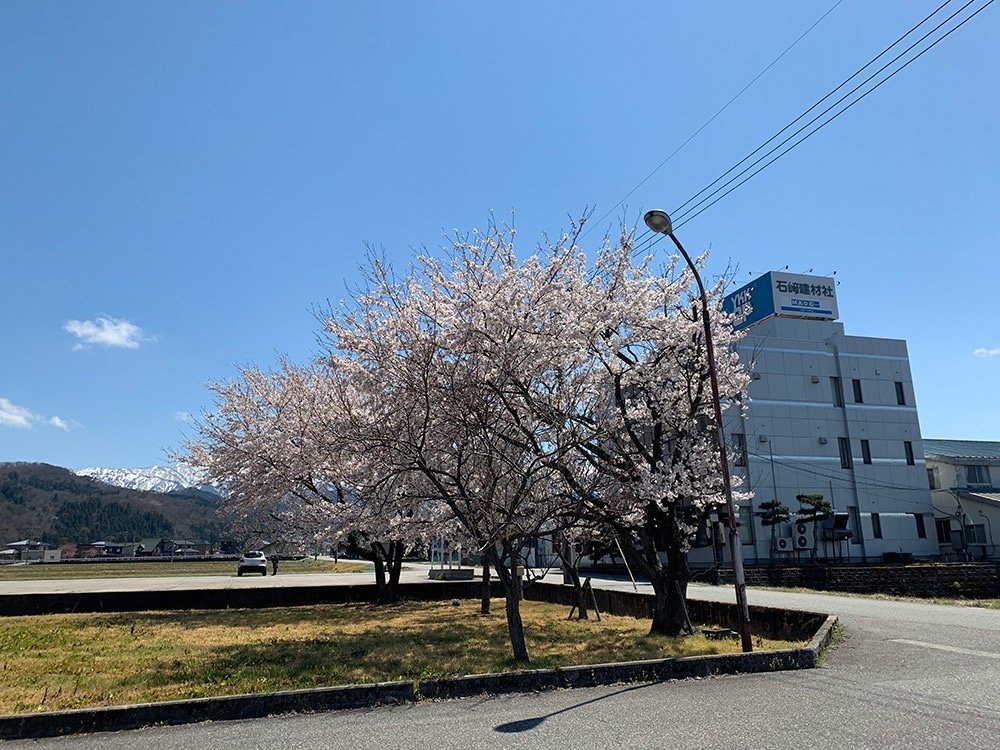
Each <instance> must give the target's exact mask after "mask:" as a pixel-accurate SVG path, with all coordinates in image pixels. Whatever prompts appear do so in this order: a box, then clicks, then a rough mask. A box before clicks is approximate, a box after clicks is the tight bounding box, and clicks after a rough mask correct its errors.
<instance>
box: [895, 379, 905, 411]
mask: <svg viewBox="0 0 1000 750" xmlns="http://www.w3.org/2000/svg"><path fill="white" fill-rule="evenodd" d="M896 403H897V404H899V405H900V406H906V393H905V392H904V391H903V384H902V383H900V382H899V381H898V380H897V381H896Z"/></svg>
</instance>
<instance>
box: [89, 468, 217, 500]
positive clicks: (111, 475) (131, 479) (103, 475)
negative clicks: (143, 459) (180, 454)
mask: <svg viewBox="0 0 1000 750" xmlns="http://www.w3.org/2000/svg"><path fill="white" fill-rule="evenodd" d="M75 473H76V474H78V475H80V476H81V477H91V478H93V479H97V480H98V481H101V482H104V483H105V484H110V485H112V486H114V487H125V488H126V489H130V490H140V491H141V492H179V491H181V490H187V489H196V490H201V491H202V492H209V493H212V494H214V495H221V494H222V493H221V492H220V491H219V490H218V488H216V487H213V486H212V485H211V484H209V483H208V482H206V481H205V475H204V473H202V472H201V471H199V470H198V469H196V468H194V467H193V466H191V465H190V464H183V463H178V464H174V465H173V466H147V467H145V468H140V469H107V468H96V467H95V468H88V469H76V470H75Z"/></svg>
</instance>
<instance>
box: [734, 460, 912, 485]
mask: <svg viewBox="0 0 1000 750" xmlns="http://www.w3.org/2000/svg"><path fill="white" fill-rule="evenodd" d="M747 453H748V454H749V455H751V456H754V457H755V458H760V459H762V460H767V461H772V460H773V461H774V463H775V464H777V465H778V466H784V467H785V468H789V469H795V470H796V471H800V472H802V473H803V474H811V475H813V476H817V477H820V478H821V479H830V480H833V481H835V482H841V483H843V484H849V485H851V486H855V485H856V486H858V487H868V488H871V489H879V490H903V491H906V492H925V491H929V490H925V488H923V487H912V486H911V487H907V486H904V485H901V484H891V483H889V482H879V481H876V480H867V479H858V478H857V477H855V478H854V479H845V478H844V477H843V476H840V475H837V474H829V473H826V472H824V471H820V470H817V469H811V468H809V467H807V466H804V465H802V464H800V463H794V462H792V461H783V460H781V459H777V458H772V457H771V456H770V455H769V454H765V453H758V452H756V451H749V450H748V451H747Z"/></svg>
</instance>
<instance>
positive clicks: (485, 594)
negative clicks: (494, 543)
mask: <svg viewBox="0 0 1000 750" xmlns="http://www.w3.org/2000/svg"><path fill="white" fill-rule="evenodd" d="M489 613H490V561H489V560H486V559H484V560H483V589H482V603H481V604H480V606H479V614H481V615H488V614H489Z"/></svg>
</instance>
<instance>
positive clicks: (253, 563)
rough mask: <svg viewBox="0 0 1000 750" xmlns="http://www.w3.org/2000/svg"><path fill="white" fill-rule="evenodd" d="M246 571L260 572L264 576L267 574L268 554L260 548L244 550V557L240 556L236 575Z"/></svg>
mask: <svg viewBox="0 0 1000 750" xmlns="http://www.w3.org/2000/svg"><path fill="white" fill-rule="evenodd" d="M244 573H260V574H261V575H262V576H266V575H267V556H266V555H265V554H264V553H263V552H261V551H260V550H251V551H250V552H244V553H243V557H241V558H240V564H239V566H238V567H237V568H236V575H238V576H241V575H243V574H244Z"/></svg>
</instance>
